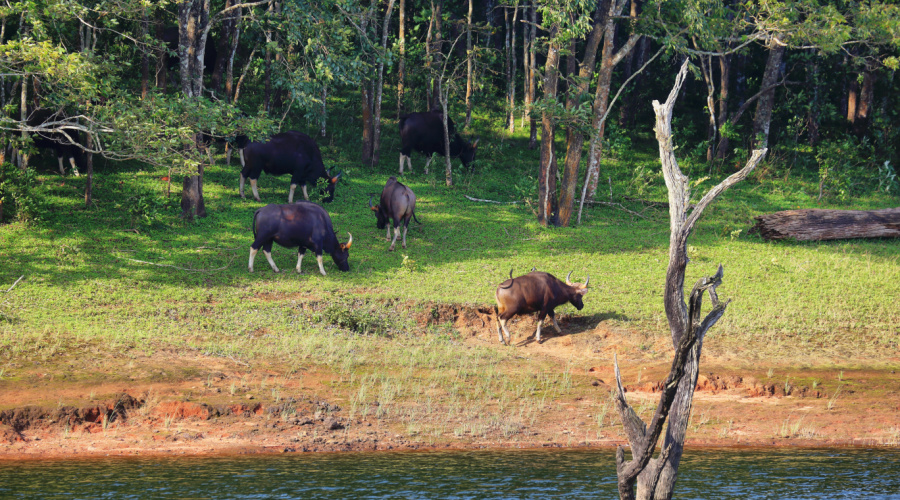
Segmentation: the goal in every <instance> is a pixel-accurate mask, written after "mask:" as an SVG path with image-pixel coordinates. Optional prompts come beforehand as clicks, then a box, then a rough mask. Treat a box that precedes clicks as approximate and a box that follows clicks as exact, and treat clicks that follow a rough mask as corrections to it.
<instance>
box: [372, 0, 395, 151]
mask: <svg viewBox="0 0 900 500" xmlns="http://www.w3.org/2000/svg"><path fill="white" fill-rule="evenodd" d="M393 10H394V0H388V6H387V11H386V12H385V13H384V24H383V27H382V30H381V58H379V60H378V83H377V85H376V87H375V102H374V104H373V108H374V111H375V118H374V123H373V128H374V130H373V132H372V165H376V164H377V163H378V160H379V152H380V150H381V96H382V94H383V92H384V55H385V54H387V42H388V29H390V27H391V12H392V11H393Z"/></svg>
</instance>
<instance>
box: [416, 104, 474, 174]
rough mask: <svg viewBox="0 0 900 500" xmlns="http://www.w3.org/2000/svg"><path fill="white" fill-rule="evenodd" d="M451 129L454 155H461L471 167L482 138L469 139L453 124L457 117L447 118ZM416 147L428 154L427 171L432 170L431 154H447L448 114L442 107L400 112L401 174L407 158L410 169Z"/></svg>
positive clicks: (456, 156) (451, 144)
mask: <svg viewBox="0 0 900 500" xmlns="http://www.w3.org/2000/svg"><path fill="white" fill-rule="evenodd" d="M447 130H448V132H449V136H450V157H451V158H459V159H460V160H462V162H463V165H464V166H465V167H466V168H469V164H470V163H472V162H473V161H474V160H475V152H476V151H477V150H478V141H477V140H476V141H475V143H474V144H469V143H468V142H466V141H465V140H464V139H463V138H462V137H460V136H459V134H457V133H456V129H455V127H454V126H453V120H451V119H450V118H449V117H448V118H447ZM413 150H415V151H418V152H420V153H422V154H423V155H425V156H427V157H428V162H427V163H425V173H426V174H427V173H428V165H431V156H432V155H433V154H434V153H437V154H439V155H441V156H447V149H446V147H445V145H444V114H443V112H441V111H426V112H423V113H410V114H408V115H401V116H400V174H403V160H404V159H406V163H407V164H408V165H409V171H410V173H411V172H412V171H413V169H412V161H411V160H410V159H409V155H410V154H411V153H412V152H413Z"/></svg>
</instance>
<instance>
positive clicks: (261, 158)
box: [240, 131, 340, 203]
mask: <svg viewBox="0 0 900 500" xmlns="http://www.w3.org/2000/svg"><path fill="white" fill-rule="evenodd" d="M241 158H242V163H243V164H244V168H243V169H241V184H240V193H241V198H243V197H244V181H245V179H247V178H249V179H250V187H251V188H252V189H253V197H254V198H256V201H262V200H260V199H259V193H258V192H257V190H256V180H257V179H259V176H260V175H261V174H262V173H263V172H265V173H267V174H269V175H285V174H291V191H290V193H289V194H288V203H293V202H294V190H295V189H296V188H297V185H298V184H299V185H300V186H301V189H302V190H303V199H305V200H307V201H309V194H308V193H307V191H306V186H307V184H311V185H313V186H315V185H316V181H317V180H319V179H320V178H321V179H327V180H328V187H327V188H326V191H327V192H328V197H326V198H325V199H324V200H322V201H324V202H326V203H328V202H330V201H331V200H333V199H334V186H335V185H336V184H337V181H338V178H340V175H336V176H334V177H332V176H331V174H329V173H328V171H327V170H325V165H324V164H323V163H322V153H321V152H320V151H319V146H318V145H317V144H316V141H314V140H313V139H312V137H310V136H308V135H306V134H304V133H303V132H295V131H289V132H282V133H280V134H275V135H273V136H272V137H271V138H270V139H269V141H268V142H251V143H250V144H248V145H247V147H245V148H244V149H243V150H242V157H241Z"/></svg>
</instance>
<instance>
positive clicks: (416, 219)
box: [413, 212, 422, 226]
mask: <svg viewBox="0 0 900 500" xmlns="http://www.w3.org/2000/svg"><path fill="white" fill-rule="evenodd" d="M413 220H414V221H416V224H418V225H420V226H421V225H422V223H421V222H419V218H418V217H416V213H415V212H413Z"/></svg>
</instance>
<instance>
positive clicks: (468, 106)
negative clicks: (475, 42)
mask: <svg viewBox="0 0 900 500" xmlns="http://www.w3.org/2000/svg"><path fill="white" fill-rule="evenodd" d="M473 65H474V61H473V60H472V0H469V15H468V16H467V17H466V127H468V126H469V124H470V123H472V93H473V92H474V91H475V88H474V85H473V84H474V81H473V79H472V76H473V75H472V70H473V67H472V66H473Z"/></svg>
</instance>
